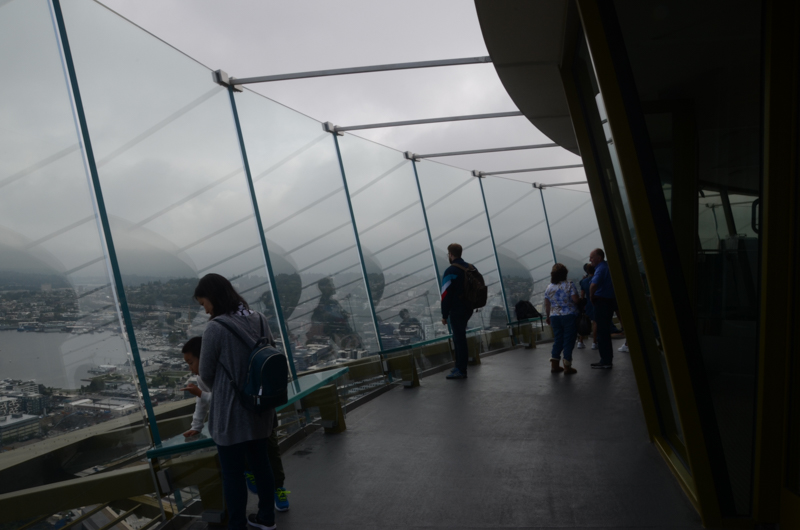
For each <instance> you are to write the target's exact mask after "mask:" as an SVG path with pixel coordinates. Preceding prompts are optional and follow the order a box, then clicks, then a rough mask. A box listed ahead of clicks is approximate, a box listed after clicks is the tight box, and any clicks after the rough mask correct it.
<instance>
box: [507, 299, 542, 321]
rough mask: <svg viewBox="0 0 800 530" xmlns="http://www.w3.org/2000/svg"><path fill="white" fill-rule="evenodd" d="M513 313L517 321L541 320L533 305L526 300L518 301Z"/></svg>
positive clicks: (540, 315)
mask: <svg viewBox="0 0 800 530" xmlns="http://www.w3.org/2000/svg"><path fill="white" fill-rule="evenodd" d="M514 313H515V314H516V315H517V321H522V320H528V319H529V318H542V314H541V313H539V312H538V311H537V310H536V308H535V307H533V304H532V303H530V302H529V301H528V300H520V301H519V302H517V303H516V305H515V306H514Z"/></svg>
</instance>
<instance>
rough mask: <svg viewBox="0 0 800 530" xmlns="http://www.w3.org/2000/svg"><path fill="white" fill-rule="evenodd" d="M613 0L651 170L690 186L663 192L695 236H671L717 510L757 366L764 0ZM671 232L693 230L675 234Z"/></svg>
mask: <svg viewBox="0 0 800 530" xmlns="http://www.w3.org/2000/svg"><path fill="white" fill-rule="evenodd" d="M614 7H615V9H616V14H617V19H618V21H619V27H620V30H621V35H622V37H623V38H624V45H625V49H626V52H627V57H626V58H625V60H627V61H628V62H629V63H630V71H631V73H632V75H633V80H634V82H635V85H636V86H635V88H636V93H637V94H638V96H639V99H640V102H641V107H642V109H643V112H644V113H646V114H647V116H648V117H651V119H650V123H649V125H648V131H649V136H650V138H649V140H650V149H651V150H652V152H653V153H654V158H655V163H656V164H655V165H656V169H657V172H658V175H657V178H658V180H660V182H661V184H662V186H663V185H665V184H672V185H673V186H678V185H681V184H683V185H685V186H691V189H690V192H689V193H687V194H681V195H678V193H676V192H675V191H673V193H672V194H671V203H672V210H673V221H674V218H675V213H676V212H678V211H685V212H697V213H696V215H697V218H696V226H697V227H698V235H699V239H700V245H699V246H697V245H695V246H694V248H693V246H692V245H691V244H689V245H681V244H680V243H678V248H679V249H680V250H681V251H683V254H685V255H688V256H684V257H688V258H689V260H688V261H689V262H691V261H694V264H695V267H694V271H691V272H687V274H685V275H686V276H688V277H689V285H688V288H689V291H690V292H695V293H696V295H697V300H698V303H697V311H696V313H695V314H696V317H697V321H696V329H697V330H698V333H699V339H700V340H699V342H700V347H701V351H699V352H693V351H690V352H687V353H688V354H689V355H700V356H701V358H702V363H703V365H704V366H705V370H706V375H707V377H708V379H707V384H708V387H707V391H708V392H709V394H710V397H711V400H712V402H713V407H714V415H715V417H714V419H713V421H714V422H715V424H716V427H717V429H718V430H719V436H720V439H721V446H722V447H721V453H722V455H721V456H722V457H723V458H724V463H721V465H722V466H724V467H726V468H727V472H728V479H729V484H728V485H727V486H728V488H726V490H727V489H729V491H731V492H732V494H731V495H727V494H726V493H725V492H722V493H720V496H721V498H722V499H723V500H722V505H723V508H722V509H723V512H725V514H726V515H746V514H748V513H750V511H751V498H752V495H751V492H752V480H753V440H754V432H755V399H756V384H757V377H756V371H757V367H758V362H757V358H758V322H759V292H758V289H759V282H758V262H759V256H760V238H759V235H758V234H757V233H756V232H755V231H754V230H753V229H752V227H751V226H750V225H751V218H752V213H753V209H754V202H755V201H756V200H757V199H758V198H759V197H760V193H761V191H760V190H761V183H762V182H761V181H762V177H761V150H762V134H761V126H762V123H763V118H762V111H763V108H764V107H763V101H762V70H763V61H762V54H763V52H762V44H763V35H762V9H763V5H762V2H749V1H735V2H730V1H721V0H715V1H709V2H702V3H696V2H689V1H677V2H670V3H668V4H665V5H664V6H660V7H653V6H651V5H645V4H644V3H642V2H636V1H634V0H616V1H615V2H614ZM675 31H679V32H680V33H681V39H682V40H683V41H685V42H692V43H695V45H693V46H689V47H682V46H675V43H674V42H673V41H672V40H671V39H669V38H664V36H665V35H669V34H671V33H672V32H675ZM655 109H659V110H658V112H659V113H660V115H662V118H661V120H662V121H665V120H666V119H667V118H668V117H669V116H673V117H674V118H673V120H674V122H675V123H676V124H677V120H678V117H679V116H685V117H684V118H681V119H682V120H683V121H684V122H686V123H688V125H687V126H685V127H684V129H683V131H682V132H681V134H679V135H677V134H663V135H662V134H659V132H660V131H663V132H664V133H669V131H668V129H667V128H666V127H664V126H661V127H654V124H653V119H652V115H654V114H655V112H656V110H655ZM610 118H611V119H613V117H610ZM664 139H670V143H667V144H665V143H664V142H663V141H662V140H664ZM687 153H693V156H691V157H687V156H686V154H687ZM687 189H688V188H687ZM698 195H700V197H699V199H698ZM698 200H699V203H700V205H699V208H698V207H697V201H698ZM682 237H683V238H690V237H691V238H692V239H691V240H696V237H695V236H694V235H690V234H688V233H684V234H677V238H678V239H680V238H682ZM690 243H691V241H690ZM692 251H694V252H692ZM691 254H693V255H691ZM692 274H693V275H694V278H692ZM712 452H714V451H712ZM719 452H720V451H716V452H714V453H719ZM731 496H732V500H731V501H729V500H728V497H731Z"/></svg>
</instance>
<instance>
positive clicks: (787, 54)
mask: <svg viewBox="0 0 800 530" xmlns="http://www.w3.org/2000/svg"><path fill="white" fill-rule="evenodd" d="M764 22H765V26H764V30H765V40H764V42H765V56H764V61H765V64H764V74H765V79H764V103H765V109H764V188H763V196H762V202H761V206H762V222H761V227H760V230H761V241H762V242H761V300H760V303H761V321H760V323H759V327H760V330H759V331H760V332H759V370H758V372H759V379H758V402H757V409H756V412H757V416H756V439H755V475H754V481H755V482H754V488H753V490H754V493H753V496H754V497H753V515H754V518H755V520H756V522H757V523H760V524H765V523H777V522H780V524H781V527H785V528H800V497H798V496H797V495H796V494H795V493H793V492H792V491H790V490H788V489H787V488H786V487H785V486H784V484H785V483H786V477H785V470H786V468H787V457H788V451H789V449H790V448H789V447H786V442H787V440H788V433H789V424H788V421H790V420H789V418H788V412H789V406H787V402H788V401H789V399H792V396H790V395H789V388H790V387H789V378H792V383H793V384H794V385H795V386H797V385H798V384H799V383H800V381H798V380H797V378H796V374H797V373H798V371H797V370H796V369H795V370H791V369H790V368H791V362H790V361H791V359H790V355H791V351H792V334H793V332H794V331H795V330H794V329H793V322H794V320H795V318H796V316H797V314H798V313H797V311H798V310H797V309H796V307H795V306H796V303H797V299H796V297H794V296H792V295H791V293H797V287H798V285H797V281H796V279H795V278H796V275H797V273H796V271H797V266H798V265H799V264H798V263H797V259H798V256H797V245H798V237H800V234H799V233H798V210H797V209H798V204H797V197H798V185H799V184H798V182H797V174H798V163H797V156H798V152H797V147H796V146H797V144H798V140H799V138H798V132H797V130H798V120H797V116H798V98H797V94H798V89H799V88H800V86H799V84H800V79H798V66H800V57H799V56H798V45H800V6H799V5H798V4H797V2H779V1H768V2H766V12H765V21H764ZM792 247H794V248H793V250H794V252H792V251H787V249H790V248H792ZM795 362H796V361H795ZM794 419H795V420H796V417H795V418H794ZM794 451H797V449H794Z"/></svg>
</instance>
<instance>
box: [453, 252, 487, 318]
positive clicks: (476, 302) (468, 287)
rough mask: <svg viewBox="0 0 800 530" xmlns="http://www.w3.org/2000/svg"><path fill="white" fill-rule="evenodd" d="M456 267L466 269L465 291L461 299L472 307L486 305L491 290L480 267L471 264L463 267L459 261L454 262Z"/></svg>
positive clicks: (476, 307)
mask: <svg viewBox="0 0 800 530" xmlns="http://www.w3.org/2000/svg"><path fill="white" fill-rule="evenodd" d="M453 265H455V266H456V267H458V268H459V269H461V270H463V271H464V293H463V294H462V295H461V301H462V302H464V305H465V306H467V307H468V308H470V309H478V308H479V307H483V306H485V305H486V299H487V298H488V295H489V290H488V289H487V288H486V282H484V281H483V276H482V275H481V273H480V272H478V269H476V268H475V267H473V266H472V265H469V267H463V266H461V265H459V264H458V263H453Z"/></svg>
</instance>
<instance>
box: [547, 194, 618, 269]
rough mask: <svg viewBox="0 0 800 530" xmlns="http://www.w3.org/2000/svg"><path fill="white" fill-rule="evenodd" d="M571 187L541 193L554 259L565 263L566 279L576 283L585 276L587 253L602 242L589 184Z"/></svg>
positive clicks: (587, 260)
mask: <svg viewBox="0 0 800 530" xmlns="http://www.w3.org/2000/svg"><path fill="white" fill-rule="evenodd" d="M574 188H575V189H571V188H545V189H543V190H542V195H543V197H544V203H545V206H546V207H547V218H548V220H549V221H550V233H551V234H552V236H553V247H555V250H556V259H557V260H558V262H559V263H563V264H564V265H566V267H567V270H569V279H570V280H572V281H574V282H578V281H580V279H581V278H583V276H584V272H583V266H584V264H586V263H589V253H590V252H591V251H592V250H594V249H596V248H602V247H603V242H602V241H601V240H600V229H599V228H598V227H597V216H596V215H595V213H594V205H593V204H592V196H591V195H590V194H589V189H588V187H586V186H576V187H574Z"/></svg>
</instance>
